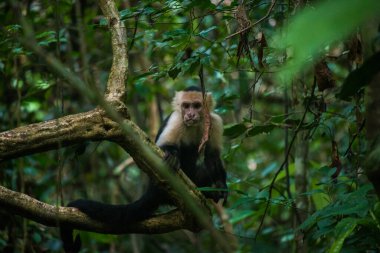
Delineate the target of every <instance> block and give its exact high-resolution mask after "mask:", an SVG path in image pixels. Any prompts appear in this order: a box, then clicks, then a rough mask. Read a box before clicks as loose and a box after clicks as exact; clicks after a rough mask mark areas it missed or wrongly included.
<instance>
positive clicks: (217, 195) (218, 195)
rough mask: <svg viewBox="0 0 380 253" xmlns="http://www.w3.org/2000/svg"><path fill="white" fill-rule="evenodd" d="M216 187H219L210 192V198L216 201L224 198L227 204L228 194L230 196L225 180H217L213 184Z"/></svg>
mask: <svg viewBox="0 0 380 253" xmlns="http://www.w3.org/2000/svg"><path fill="white" fill-rule="evenodd" d="M213 187H214V188H217V189H218V190H217V191H213V192H210V193H211V194H210V198H211V199H212V200H213V201H214V202H215V203H218V201H219V200H221V199H223V200H224V201H223V203H224V204H225V203H226V202H227V196H228V188H227V184H226V182H225V181H216V182H215V183H214V184H213Z"/></svg>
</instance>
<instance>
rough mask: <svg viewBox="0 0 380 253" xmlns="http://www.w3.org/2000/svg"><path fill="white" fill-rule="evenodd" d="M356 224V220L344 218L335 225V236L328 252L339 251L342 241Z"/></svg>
mask: <svg viewBox="0 0 380 253" xmlns="http://www.w3.org/2000/svg"><path fill="white" fill-rule="evenodd" d="M356 225H357V220H356V219H353V218H345V219H343V220H341V221H340V222H339V223H338V225H337V226H336V232H337V236H336V239H335V241H334V243H333V245H332V246H331V248H330V249H329V253H338V252H340V251H341V249H342V246H343V243H344V241H345V240H346V238H347V237H348V236H350V235H351V233H352V231H354V229H355V227H356Z"/></svg>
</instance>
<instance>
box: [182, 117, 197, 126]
mask: <svg viewBox="0 0 380 253" xmlns="http://www.w3.org/2000/svg"><path fill="white" fill-rule="evenodd" d="M184 123H185V125H186V126H188V127H190V126H197V125H199V120H196V119H188V120H185V121H184Z"/></svg>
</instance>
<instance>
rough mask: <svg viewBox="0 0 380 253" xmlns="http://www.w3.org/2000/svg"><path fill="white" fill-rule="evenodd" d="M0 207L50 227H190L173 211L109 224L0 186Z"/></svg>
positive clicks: (105, 229)
mask: <svg viewBox="0 0 380 253" xmlns="http://www.w3.org/2000/svg"><path fill="white" fill-rule="evenodd" d="M0 207H1V208H2V209H4V210H7V211H9V212H10V213H13V214H17V215H20V216H23V217H26V218H28V219H30V220H33V221H36V222H38V223H41V224H44V225H46V226H50V227H58V226H59V225H60V224H63V223H64V224H66V225H70V226H73V227H75V228H78V229H81V230H87V231H93V232H98V233H107V234H124V233H152V234H156V233H166V232H170V231H173V230H178V229H183V228H186V229H189V230H194V229H196V228H194V227H193V226H192V224H191V222H190V223H189V222H188V219H185V217H184V216H183V214H182V212H180V211H179V210H173V211H171V212H169V213H165V214H162V215H158V216H155V217H152V218H150V219H147V220H145V221H142V222H139V223H131V224H130V225H129V226H123V227H121V226H111V225H109V224H105V223H102V222H99V221H96V220H93V219H91V218H90V217H88V216H86V215H85V214H84V213H81V212H79V211H78V210H77V209H76V208H70V207H58V206H53V205H49V204H46V203H43V202H41V201H38V200H36V199H34V198H32V197H30V196H28V195H26V194H23V193H19V192H14V191H11V190H9V189H7V188H5V187H2V186H0Z"/></svg>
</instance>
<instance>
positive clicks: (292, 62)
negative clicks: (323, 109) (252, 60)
mask: <svg viewBox="0 0 380 253" xmlns="http://www.w3.org/2000/svg"><path fill="white" fill-rule="evenodd" d="M379 13H380V1H379V0H360V1H359V0H334V1H324V2H323V3H321V4H320V5H318V6H316V8H314V9H312V8H305V10H304V11H302V12H301V13H300V14H299V15H296V16H295V18H294V19H293V20H292V21H291V22H290V24H289V25H288V27H287V28H285V29H281V30H280V31H278V33H277V35H276V36H275V37H274V39H273V41H274V45H275V47H277V48H288V47H290V48H291V51H292V52H293V53H292V54H291V55H289V58H290V59H289V60H288V62H287V63H286V65H285V67H284V68H283V70H282V71H280V72H279V73H278V75H277V76H278V78H279V79H280V80H290V79H291V78H293V77H294V75H295V74H297V73H298V72H299V71H301V70H304V69H305V67H307V66H310V65H311V63H312V62H313V61H312V60H313V57H315V56H317V55H319V54H321V53H323V49H324V48H325V47H326V46H328V45H329V44H330V43H332V42H334V41H337V40H339V39H342V38H344V37H345V36H347V35H348V34H349V33H350V32H352V31H354V30H355V29H356V28H357V27H358V26H359V25H361V24H363V22H364V21H366V20H369V19H370V18H371V17H373V16H375V15H378V14H379ZM284 30H285V31H287V33H286V37H284V36H283V34H284V33H283V31H284Z"/></svg>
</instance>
